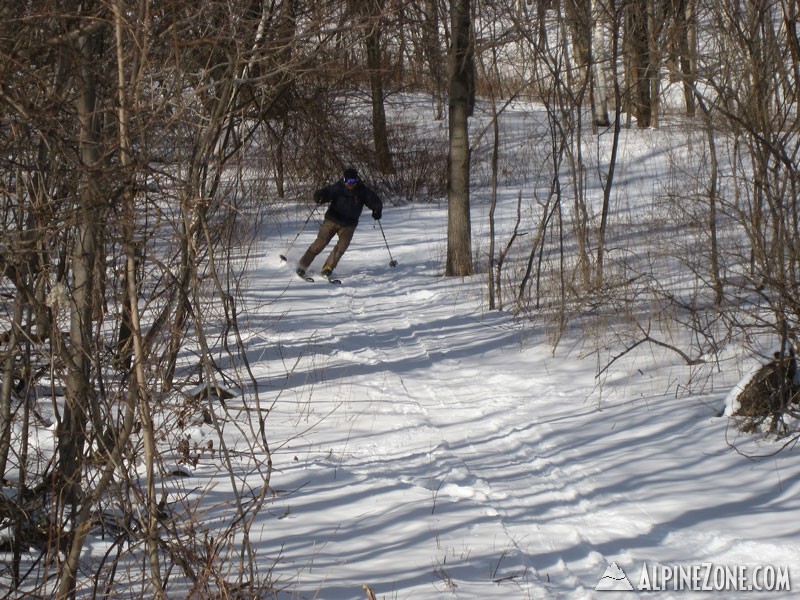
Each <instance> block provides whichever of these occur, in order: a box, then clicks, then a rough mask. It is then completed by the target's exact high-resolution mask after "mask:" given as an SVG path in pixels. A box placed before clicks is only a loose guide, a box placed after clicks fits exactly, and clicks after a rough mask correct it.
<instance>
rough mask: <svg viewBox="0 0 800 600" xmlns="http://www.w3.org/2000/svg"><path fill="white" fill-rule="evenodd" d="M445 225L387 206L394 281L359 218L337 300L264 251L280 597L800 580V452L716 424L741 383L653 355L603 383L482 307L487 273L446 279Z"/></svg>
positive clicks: (577, 360) (330, 598)
mask: <svg viewBox="0 0 800 600" xmlns="http://www.w3.org/2000/svg"><path fill="white" fill-rule="evenodd" d="M511 202H512V203H513V199H512V200H511ZM482 210H485V207H481V206H480V205H479V206H478V207H477V208H474V209H473V211H475V212H474V214H476V212H477V214H480V211H482ZM478 218H481V217H478ZM445 220H446V210H445V209H444V207H441V206H437V205H422V206H419V205H417V206H404V207H390V208H388V209H387V210H385V211H384V218H383V221H382V224H383V227H384V230H385V233H386V237H387V240H388V241H389V243H390V246H391V250H392V253H393V255H394V258H395V259H396V260H397V261H398V263H399V265H398V267H397V268H390V267H389V266H388V261H389V257H388V254H387V251H386V247H385V246H384V244H383V238H382V237H381V235H380V231H379V230H377V229H376V228H375V227H374V226H373V225H372V224H371V219H369V218H368V216H367V217H366V218H365V219H364V220H363V221H362V224H361V226H360V227H359V229H358V231H357V232H356V236H355V239H354V241H353V244H352V245H351V248H350V250H349V252H348V253H347V255H346V256H345V258H344V259H343V260H342V263H340V268H339V269H338V271H337V275H339V276H341V277H342V278H343V281H344V283H343V285H341V286H330V285H328V284H326V283H313V284H308V283H304V282H302V281H299V280H297V279H295V278H292V277H291V270H290V268H289V266H287V265H286V264H285V263H281V261H280V260H279V259H278V258H277V256H278V255H279V254H281V253H282V252H283V251H284V247H283V246H282V245H283V244H285V243H286V240H285V239H281V238H277V239H275V238H270V237H267V238H266V239H265V240H264V250H263V259H262V260H261V262H260V264H259V265H258V268H257V269H256V270H255V271H254V272H253V273H252V274H251V277H250V279H251V289H250V294H251V295H252V298H251V300H252V302H253V304H254V306H258V307H260V308H259V310H258V312H257V313H256V314H254V315H251V318H253V319H254V321H253V323H251V327H250V335H251V336H252V340H251V343H250V344H249V349H250V353H251V354H252V355H253V356H258V357H259V360H258V362H257V363H255V364H254V365H253V367H254V369H256V370H257V371H256V375H257V377H258V378H259V379H260V381H261V383H262V384H263V385H264V387H265V388H268V391H267V392H266V393H267V395H269V394H270V393H271V394H272V395H273V397H277V400H275V404H274V407H273V409H272V410H271V411H270V414H269V418H268V421H267V422H268V428H269V431H270V436H271V438H272V440H273V443H274V444H276V445H278V444H279V448H276V449H275V451H274V453H273V460H274V465H275V469H276V472H275V474H274V475H273V480H272V486H273V487H274V488H276V489H279V490H282V492H281V493H278V494H277V495H276V496H275V497H274V498H273V499H272V501H271V504H270V506H269V511H268V514H266V513H265V515H262V517H261V521H260V525H259V527H256V528H255V531H257V532H259V533H258V536H259V537H258V547H259V553H260V556H261V557H262V558H263V560H267V561H268V560H273V559H274V560H275V561H276V564H275V565H274V567H273V576H274V577H276V578H278V580H280V581H283V582H285V584H286V594H287V595H286V597H287V598H289V597H291V598H320V599H326V600H345V599H348V600H349V599H356V598H364V597H365V595H364V591H363V590H362V585H364V584H367V585H369V586H370V587H371V588H372V589H373V590H374V591H375V593H376V595H377V597H378V598H386V599H390V598H391V599H394V598H397V599H408V598H413V599H414V600H425V599H429V598H442V597H458V598H482V599H483V598H504V599H505V598H563V599H570V600H579V599H584V598H585V599H589V598H598V597H599V598H615V597H617V594H621V593H622V592H601V591H595V588H596V587H597V586H598V585H599V586H600V588H601V589H602V588H603V586H604V585H606V583H607V581H606V579H604V575H606V577H608V573H616V571H617V570H618V569H621V570H622V571H623V572H624V574H625V575H627V577H628V579H629V581H630V583H631V584H632V587H633V589H634V591H632V592H631V591H628V592H625V595H624V596H620V597H625V598H635V597H642V596H646V595H648V592H645V591H641V590H638V589H637V587H638V586H639V584H640V574H641V572H642V569H643V568H651V569H652V568H653V567H657V568H661V567H662V566H670V567H672V566H676V567H677V566H687V567H689V566H692V565H696V566H701V565H708V564H709V563H711V564H712V565H723V566H726V567H728V566H729V567H731V568H734V567H737V568H738V567H739V566H746V567H748V568H749V569H754V568H756V567H757V566H759V565H771V566H773V567H779V566H780V567H785V568H788V570H789V573H790V574H791V575H793V576H795V577H796V574H797V573H800V541H799V540H800V536H799V535H798V533H799V530H800V518H798V517H800V496H799V495H798V491H800V465H798V464H797V460H796V459H797V456H796V451H795V449H794V448H793V447H790V448H787V449H784V450H783V451H782V452H780V453H775V454H773V452H774V450H776V449H777V446H776V445H774V444H770V443H769V442H763V441H759V440H758V439H756V438H752V439H750V438H747V439H741V437H740V436H741V435H742V434H738V433H737V432H736V430H735V429H733V427H732V425H731V422H730V420H729V418H728V417H725V416H721V415H722V412H723V410H724V408H725V405H726V398H727V396H728V392H729V391H730V390H731V388H732V387H733V385H734V384H735V383H736V379H737V378H738V376H732V378H730V381H729V382H728V384H727V385H718V386H716V387H714V386H708V387H709V388H713V389H706V390H705V391H704V392H700V393H677V392H676V391H675V389H674V388H675V384H674V382H675V381H678V380H685V379H687V378H688V377H689V375H690V373H691V371H689V367H687V366H685V365H684V364H682V363H681V362H680V361H678V360H676V357H675V355H674V354H673V355H670V354H668V353H666V352H665V353H663V354H662V353H660V351H659V350H652V349H651V351H650V352H649V353H648V352H640V353H637V354H636V355H635V356H633V355H631V356H628V357H626V360H620V361H618V362H616V363H615V364H614V365H613V367H612V369H610V371H611V372H610V373H608V372H607V373H606V376H605V379H604V380H603V381H602V382H599V381H598V378H597V377H596V374H597V368H596V367H597V364H596V360H592V359H589V358H586V359H582V358H581V353H580V351H579V348H580V347H581V345H582V344H583V343H584V341H582V340H581V339H578V338H577V337H574V338H573V339H570V338H569V336H567V338H566V339H565V340H563V341H562V343H560V344H559V345H558V346H557V347H556V348H555V350H554V347H553V344H552V340H551V339H550V338H549V337H548V335H547V333H546V332H545V331H541V330H540V331H537V330H536V329H534V330H530V328H525V327H523V326H522V324H521V323H520V322H519V320H517V319H515V317H514V316H513V315H511V314H509V313H503V312H498V311H488V310H487V309H486V307H485V298H484V296H485V285H484V276H481V275H476V276H475V277H472V278H466V279H463V278H445V277H443V275H442V267H441V265H442V264H443V261H442V256H443V254H444V248H445V240H444V237H443V236H444V231H445V230H446V227H445ZM301 221H302V218H300V222H301ZM288 229H291V228H290V227H289V228H288ZM309 229H313V228H309ZM313 235H314V232H313V231H308V232H305V233H304V234H303V235H301V237H300V239H299V240H298V242H297V245H296V247H295V248H294V249H293V251H292V252H293V254H290V256H289V261H290V264H291V261H292V256H293V255H296V256H299V253H300V252H302V249H304V247H305V245H307V244H308V243H310V241H311V239H313ZM289 237H291V236H289ZM296 256H294V258H295V259H296ZM318 260H321V257H320V259H318ZM314 266H316V267H317V268H319V265H314ZM264 323H268V324H269V325H268V326H266V325H264ZM259 328H260V329H259ZM632 354H633V353H632ZM289 368H290V369H291V372H290V373H289V374H287V370H288V369H289ZM733 438H738V439H737V445H736V446H733V445H732V443H731V442H732V439H733ZM742 445H744V446H746V447H747V448H748V449H749V451H750V454H748V453H746V452H741V447H742ZM753 455H759V456H760V457H759V456H753ZM278 515H279V516H280V517H281V518H276V516H278ZM254 535H256V533H254ZM701 568H702V567H701ZM608 569H610V571H607V570H608ZM748 572H749V571H748ZM601 579H603V581H604V583H602V584H601V583H600V582H601ZM792 583H794V582H792ZM667 587H668V586H667ZM614 589H624V588H614ZM701 593H703V592H694V591H688V592H687V591H686V590H683V591H680V590H677V591H676V590H673V589H671V588H669V587H668V589H666V590H664V591H661V592H659V597H660V598H661V597H663V598H688V597H695V596H693V595H692V594H701ZM706 594H707V593H706ZM764 594H765V596H766V597H769V598H785V597H789V595H790V594H791V592H790V591H773V592H770V593H766V592H764ZM758 596H759V594H758V593H756V592H742V591H736V590H730V589H728V590H726V591H725V593H724V597H726V598H734V597H758Z"/></svg>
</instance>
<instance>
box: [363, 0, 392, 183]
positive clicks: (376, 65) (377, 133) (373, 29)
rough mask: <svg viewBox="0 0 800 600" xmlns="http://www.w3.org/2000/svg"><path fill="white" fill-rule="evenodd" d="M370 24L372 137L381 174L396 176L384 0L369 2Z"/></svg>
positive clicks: (369, 64)
mask: <svg viewBox="0 0 800 600" xmlns="http://www.w3.org/2000/svg"><path fill="white" fill-rule="evenodd" d="M367 4H368V7H367V10H368V11H369V18H370V22H369V24H368V27H369V29H368V31H367V37H366V40H365V44H366V48H367V71H368V72H369V85H370V90H371V91H372V135H373V138H374V140H375V156H376V158H377V160H378V167H379V168H380V170H381V173H384V174H387V175H392V174H394V172H395V171H394V165H393V164H392V153H391V152H390V151H389V140H388V135H387V131H386V110H385V108H384V106H383V71H384V70H383V64H382V60H381V28H380V15H381V10H382V8H383V7H382V4H383V0H370V1H369V2H367Z"/></svg>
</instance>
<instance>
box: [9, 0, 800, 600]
mask: <svg viewBox="0 0 800 600" xmlns="http://www.w3.org/2000/svg"><path fill="white" fill-rule="evenodd" d="M799 17H800V5H798V3H797V2H795V1H793V0H586V1H581V0H508V1H501V0H452V1H450V2H447V1H445V0H365V1H361V0H315V1H307V0H269V1H268V0H262V1H258V0H206V1H204V2H202V3H194V2H188V1H186V0H127V1H123V0H81V1H76V2H68V3H63V2H54V1H52V0H26V1H20V2H5V3H3V5H2V7H0V149H2V150H0V199H1V200H2V202H0V227H1V228H2V238H0V380H2V384H1V385H0V474H2V488H0V528H1V529H2V531H3V535H2V536H1V537H2V540H1V541H0V543H2V551H3V552H4V553H6V554H5V555H6V556H8V557H9V560H7V561H5V562H4V563H3V565H2V567H0V579H1V580H2V582H3V583H2V589H3V590H4V592H5V593H6V594H7V597H15V594H19V595H20V597H22V596H23V595H34V596H40V597H50V596H52V597H56V598H64V599H66V598H70V597H74V596H75V594H76V591H77V590H78V589H85V586H86V585H87V583H86V582H90V583H89V585H90V586H91V585H92V584H91V582H93V581H94V582H95V584H94V585H95V589H97V588H98V587H102V586H98V585H97V584H96V582H98V581H100V582H102V581H113V580H114V573H116V565H117V564H120V565H121V564H123V563H125V564H126V567H125V569H126V577H130V578H131V580H138V579H141V578H144V579H145V580H147V582H148V586H149V591H148V593H152V594H153V597H159V598H166V597H167V595H168V593H169V590H170V585H172V582H173V580H170V579H169V578H168V577H166V575H165V572H166V569H165V567H164V563H165V562H168V563H170V564H171V565H174V566H175V567H174V568H175V569H176V570H179V571H181V572H182V574H183V581H184V582H185V581H186V580H189V581H192V582H193V585H194V589H195V590H197V592H196V594H197V595H196V596H194V597H223V596H224V597H233V592H231V591H230V590H231V589H233V588H236V589H237V590H239V592H238V593H240V594H241V596H240V597H252V596H249V595H248V594H249V593H251V592H252V593H253V594H254V595H257V594H256V592H253V590H252V589H251V590H250V592H248V586H253V588H255V587H256V586H263V585H264V583H263V581H261V580H260V579H259V577H257V576H256V574H255V572H254V571H255V568H254V563H255V558H254V556H253V555H252V554H248V550H247V549H246V546H247V545H246V544H244V548H245V549H239V550H238V552H239V555H238V559H239V562H238V563H237V565H238V567H239V571H238V572H237V573H235V576H230V574H228V578H227V580H226V581H228V582H230V581H235V584H234V583H231V584H230V585H231V586H232V587H231V588H226V591H224V592H223V591H220V590H221V589H222V588H223V587H224V586H223V584H222V583H220V582H219V581H218V580H213V577H211V576H210V575H208V572H213V571H214V568H215V567H214V566H213V565H206V572H205V575H202V576H201V571H202V567H201V566H197V565H194V566H193V565H192V564H190V563H191V561H190V560H189V559H188V558H187V554H185V553H183V552H182V546H181V544H180V543H177V538H176V540H172V541H171V542H170V541H165V538H166V539H167V540H169V538H170V532H169V530H168V529H166V528H165V527H164V526H163V524H162V523H161V522H160V519H159V514H160V511H161V510H162V509H163V506H161V507H160V502H161V501H162V498H160V497H159V493H158V485H157V480H158V473H157V471H158V464H159V459H158V454H159V448H160V444H161V442H162V441H163V440H162V437H161V434H160V432H159V428H158V427H157V426H155V425H154V418H153V414H152V411H153V410H154V407H156V406H162V407H163V406H170V407H177V408H175V412H176V413H179V416H178V417H177V418H178V419H181V418H187V419H188V418H190V416H189V415H195V416H196V415H201V416H202V415H204V406H203V402H204V399H207V398H208V397H209V395H210V394H212V393H215V390H216V392H220V391H221V390H224V389H225V388H227V387H229V386H231V385H236V386H237V387H250V386H251V384H253V383H254V381H253V380H254V376H253V374H252V371H251V370H250V368H249V365H248V353H247V347H246V343H245V341H244V338H243V332H242V325H241V323H242V320H243V318H244V317H245V316H246V310H247V307H246V303H244V302H243V292H244V290H245V289H246V281H247V273H248V268H249V267H250V265H251V259H252V258H253V257H254V256H255V253H256V248H257V244H258V243H259V241H261V239H262V234H263V231H264V226H265V224H267V223H270V222H271V220H273V219H275V218H276V216H275V215H276V214H278V213H280V212H281V211H285V210H287V208H289V209H295V208H297V207H298V206H299V207H300V208H301V209H303V207H305V206H309V207H310V201H311V193H312V192H313V190H314V189H315V188H317V187H319V186H321V185H323V184H325V183H326V182H328V181H329V180H332V179H335V178H336V177H338V175H339V174H340V173H341V169H342V168H343V167H345V166H354V167H357V168H358V170H359V172H360V173H361V174H362V176H363V177H364V178H365V179H366V180H368V181H369V182H370V183H371V185H373V186H374V187H375V188H376V189H377V190H379V191H380V193H381V195H382V196H383V197H384V202H385V203H386V204H389V205H392V204H393V205H395V206H406V205H410V204H420V205H422V204H426V205H427V204H437V203H444V204H446V205H447V207H448V230H447V241H448V251H447V256H446V261H445V264H443V265H442V271H443V272H444V273H445V274H446V275H447V276H451V277H471V276H475V277H479V278H481V282H482V283H481V285H482V286H484V289H485V292H484V293H485V298H486V302H487V304H488V306H489V308H490V309H491V310H501V311H508V312H511V313H513V314H515V315H517V316H518V317H519V319H521V320H522V321H527V322H529V323H536V324H545V325H546V327H547V329H548V331H550V332H551V343H552V344H553V345H554V346H556V345H558V343H559V339H560V336H561V334H562V333H563V332H564V331H565V330H566V328H567V327H569V326H571V324H573V323H574V322H575V321H584V322H586V321H590V320H591V321H592V323H593V324H592V325H588V324H587V325H586V326H587V330H588V329H591V331H592V332H593V335H596V336H598V342H597V343H598V345H601V344H614V345H616V347H618V352H617V354H616V355H615V356H616V357H617V358H619V357H621V356H623V355H624V354H626V353H627V352H631V351H633V350H634V349H635V348H637V347H639V346H640V345H642V344H645V343H646V344H657V345H659V346H660V347H662V348H665V349H667V350H668V351H669V352H671V353H674V354H675V355H677V356H679V357H680V359H681V360H682V361H684V362H685V363H686V364H688V365H692V364H696V363H697V362H698V361H700V360H701V358H702V359H703V360H708V357H709V356H710V357H712V360H713V357H714V356H715V355H717V354H718V353H719V352H721V351H722V349H723V348H724V347H725V346H726V344H728V343H730V342H731V340H739V341H741V340H755V339H761V338H763V337H764V336H771V337H772V339H775V340H778V343H777V348H772V349H771V350H777V351H778V352H779V353H780V354H781V355H788V354H789V352H790V351H791V350H790V348H792V347H794V346H796V345H797V343H798V342H797V339H798V336H800V297H798V287H799V286H800V241H799V240H798V231H799V229H800V207H798V202H797V199H798V191H799V189H798V188H799V187H800V123H799V122H798V104H799V103H800V33H798V21H799V20H800V18H799ZM409 98H416V99H419V98H423V99H424V102H425V103H426V106H428V109H427V110H428V114H429V115H430V117H429V119H427V120H426V122H420V121H419V120H415V119H413V118H410V116H409V113H408V112H406V111H404V110H403V107H404V105H405V103H406V102H407V101H408V99H409ZM516 101H525V102H533V103H535V104H536V106H537V107H538V110H539V113H540V115H541V117H542V118H541V119H540V121H538V125H537V127H532V128H531V129H530V130H529V131H525V132H524V135H521V138H520V139H517V140H514V141H513V144H512V146H513V148H514V151H513V153H511V154H507V153H503V152H501V148H507V147H508V145H509V143H511V140H509V139H508V138H504V136H505V135H506V133H507V132H504V131H503V129H502V127H501V126H500V125H499V124H500V122H501V117H502V115H503V114H504V111H506V110H507V109H508V107H509V106H511V105H512V103H513V102H516ZM478 110H480V111H481V114H482V115H484V117H485V118H484V119H482V120H481V121H480V122H481V124H482V126H481V127H476V126H475V123H476V122H477V120H476V119H475V118H474V115H475V112H476V111H478ZM542 124H544V126H541V125H542ZM629 130H644V131H653V132H659V133H660V132H667V133H669V134H671V135H675V136H677V135H680V136H685V139H686V140H687V141H686V145H685V148H684V153H682V154H681V155H680V156H677V155H676V156H671V155H670V156H667V158H666V160H665V164H666V165H667V172H666V173H662V174H660V177H659V184H658V185H657V186H655V185H654V186H653V189H652V195H653V198H654V200H655V199H657V201H658V204H659V205H660V207H661V209H660V210H659V211H657V213H654V214H653V215H650V216H649V218H652V223H650V226H651V227H653V229H654V230H655V228H656V227H657V228H658V229H659V230H660V231H664V230H670V231H673V232H674V233H673V236H672V237H671V238H669V239H666V240H665V239H662V238H661V237H660V236H656V235H654V236H653V238H652V239H653V241H652V243H653V245H652V247H651V248H650V249H648V251H647V252H646V253H644V254H642V255H637V256H631V255H630V254H629V253H626V252H624V248H621V247H620V244H619V237H618V236H619V234H620V232H625V231H626V230H627V228H628V227H630V226H631V223H630V222H628V221H626V220H625V219H626V215H625V214H624V213H623V211H621V210H619V207H620V190H622V189H624V188H622V187H621V185H624V184H621V183H620V180H619V178H620V170H621V169H620V165H622V164H623V163H624V161H625V157H624V156H622V155H621V154H620V153H619V152H618V148H619V145H618V142H619V140H620V138H621V137H623V136H624V135H625V132H626V131H629ZM510 133H513V134H520V132H519V131H515V132H510ZM666 152H667V151H666V150H665V153H666ZM642 185H649V184H648V183H646V182H645V183H643V184H642ZM480 186H483V190H484V191H485V190H488V193H487V194H485V195H484V198H483V200H484V201H486V202H488V203H490V204H491V208H490V210H489V211H488V215H489V216H488V220H487V222H485V223H477V222H476V221H475V220H474V219H472V220H471V215H470V203H471V202H472V203H474V202H475V198H471V195H470V188H471V187H475V188H477V187H480ZM509 186H516V187H518V188H519V190H520V191H519V198H518V201H517V207H518V208H517V214H516V218H515V219H512V222H510V223H506V224H505V225H504V226H503V227H501V225H500V224H499V223H496V222H495V218H494V217H495V213H494V207H495V203H496V202H497V190H498V189H499V188H501V187H509ZM303 210H304V209H303ZM478 227H480V228H485V229H488V231H489V232H490V233H489V243H488V245H481V246H480V248H479V249H476V244H474V243H473V240H472V239H471V232H472V231H474V230H475V229H476V228H478ZM612 241H613V242H614V243H612ZM676 265H679V266H680V270H681V272H682V273H688V274H690V276H689V277H687V280H691V283H688V284H685V285H678V286H675V285H672V284H673V283H675V282H667V281H665V276H664V274H665V273H670V274H671V273H674V272H675V266H676ZM681 283H683V282H681ZM676 290H678V291H676ZM643 299H644V301H645V302H646V303H647V304H648V306H650V311H649V312H648V313H647V314H640V313H638V312H637V311H636V310H634V308H633V307H634V306H636V307H638V306H640V305H641V303H642V302H643ZM620 315H622V317H620ZM620 318H622V319H623V320H624V321H625V323H626V327H625V328H616V327H604V326H601V325H600V323H608V322H610V321H611V320H615V321H616V320H617V319H620ZM665 324H666V325H665ZM659 328H662V330H663V329H666V330H668V331H679V332H680V334H676V335H675V336H674V338H669V339H668V338H662V337H660V335H659V334H658V333H656V330H657V329H659ZM755 347H756V345H755V344H754V348H755ZM187 348H188V349H190V350H188V351H187ZM220 348H222V351H220ZM231 364H233V365H236V369H235V376H233V378H232V376H231V375H230V372H231V370H230V369H227V368H226V367H227V366H228V365H231ZM254 387H257V386H254ZM40 402H43V403H45V404H49V405H52V406H53V407H54V408H53V412H54V415H55V416H54V419H55V422H54V424H53V428H54V445H53V447H52V448H51V449H48V450H43V449H42V448H40V447H36V446H35V445H33V444H32V443H31V437H30V431H32V430H33V429H34V428H37V427H39V426H40V425H41V421H42V417H41V415H40V414H39V411H38V410H37V404H38V403H40ZM786 404H788V403H786ZM782 409H784V410H786V411H790V407H789V406H788V405H784V406H783V407H782ZM259 419H260V421H259V422H258V423H257V424H256V425H255V426H254V431H253V435H252V436H251V438H250V439H251V443H252V445H253V447H254V448H258V449H259V452H260V453H262V454H263V456H264V457H265V458H264V461H263V463H261V464H259V465H258V467H257V468H258V469H259V471H260V472H261V473H262V475H263V479H264V481H266V482H268V481H269V478H270V476H271V474H272V465H271V463H270V460H269V456H270V441H269V439H268V435H267V434H266V427H265V425H264V421H265V419H266V417H265V416H263V415H262V416H260V417H259ZM186 452H187V453H188V452H189V451H188V450H187V451H186ZM220 452H222V450H220ZM139 465H145V467H146V469H145V471H142V470H141V469H139ZM267 489H268V485H265V486H264V490H265V491H264V492H262V494H266V490H267ZM263 502H264V496H263V495H261V496H259V495H258V494H256V497H254V498H251V497H245V496H244V495H243V496H242V497H241V498H239V499H238V501H237V503H236V510H237V511H238V517H239V518H238V519H237V520H236V521H235V524H234V525H232V526H231V527H232V529H235V530H236V536H234V535H232V536H231V537H230V540H233V539H237V540H239V541H238V542H237V543H240V542H241V536H243V537H244V538H247V536H248V529H247V528H248V524H249V522H250V519H251V517H252V515H253V514H254V512H256V511H257V510H259V507H260V506H261V505H262V504H263ZM109 507H112V508H109ZM142 507H144V508H142ZM108 513H113V514H114V515H115V519H116V520H117V524H116V525H115V527H117V528H119V529H120V530H124V531H125V536H126V539H128V540H135V544H134V543H133V542H131V545H132V546H133V547H134V548H135V551H134V550H128V549H125V548H123V546H122V545H120V546H119V547H118V552H119V553H120V555H124V554H125V553H126V552H130V553H131V555H135V557H134V558H131V557H127V561H128V562H125V561H126V557H125V556H123V557H122V558H119V557H118V558H117V560H116V561H112V560H108V561H101V562H99V563H98V565H99V566H97V570H96V571H94V572H87V569H86V567H85V565H83V564H82V559H81V557H82V555H83V552H84V549H85V544H86V541H87V538H88V537H89V536H91V535H93V532H96V530H97V527H98V519H100V520H102V515H106V514H108ZM98 515H100V517H98ZM137 515H138V516H137ZM134 521H135V522H136V524H135V526H134V525H133V522H134ZM237 536H240V537H237ZM198 543H199V544H201V545H202V543H206V544H213V543H214V540H205V541H201V542H198ZM220 543H221V542H220ZM229 543H231V544H232V543H233V542H232V541H230V542H229ZM215 552H218V553H219V554H222V552H221V551H219V549H218V548H217V549H215ZM209 554H211V551H210V550H209ZM120 570H121V568H120ZM137 570H138V571H137ZM109 572H111V574H110V575H109ZM137 578H138V579H137ZM176 585H177V584H176ZM226 585H227V584H226ZM108 586H109V587H108V589H111V584H108ZM215 586H216V587H215ZM259 589H261V588H259ZM214 590H215V591H214ZM97 593H98V594H100V595H102V592H97ZM203 594H206V595H205V596H203ZM215 594H217V595H215ZM225 594H228V595H225Z"/></svg>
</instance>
